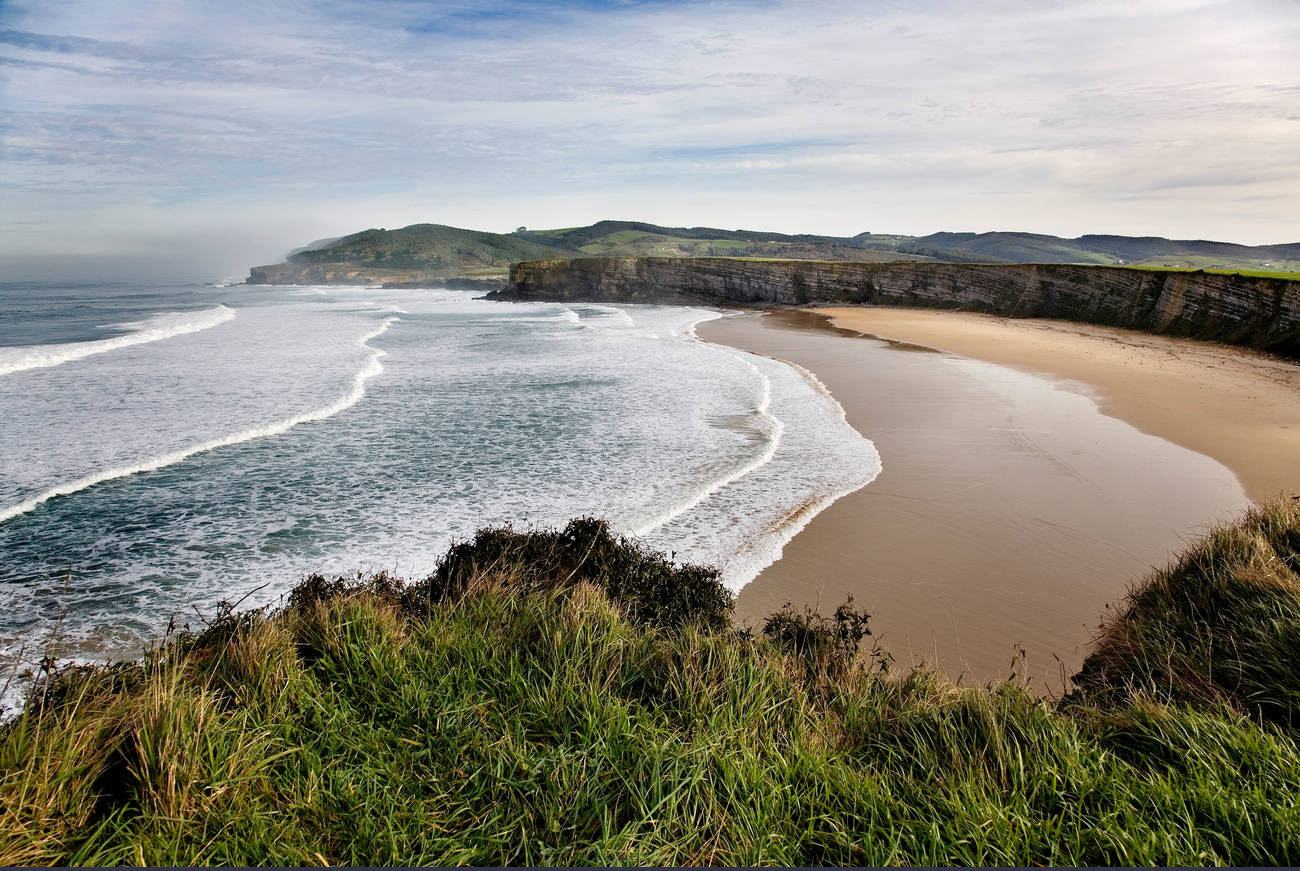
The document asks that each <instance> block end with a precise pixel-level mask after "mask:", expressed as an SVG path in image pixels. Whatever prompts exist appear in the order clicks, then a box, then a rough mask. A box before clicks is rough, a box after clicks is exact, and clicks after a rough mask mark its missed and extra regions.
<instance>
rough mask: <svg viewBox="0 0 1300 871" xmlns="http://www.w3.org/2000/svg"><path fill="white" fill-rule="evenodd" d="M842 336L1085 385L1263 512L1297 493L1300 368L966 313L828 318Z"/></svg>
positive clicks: (1166, 341) (1107, 408)
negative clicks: (1205, 463) (1216, 473)
mask: <svg viewBox="0 0 1300 871" xmlns="http://www.w3.org/2000/svg"><path fill="white" fill-rule="evenodd" d="M816 311H817V312H818V313H820V314H824V315H827V316H828V317H830V318H831V319H832V322H833V323H834V324H835V325H836V326H838V327H843V328H846V329H849V330H854V331H856V332H860V333H865V334H867V335H872V336H878V337H881V338H886V339H894V340H897V341H902V342H912V343H915V344H919V345H925V346H927V347H931V348H940V349H943V350H945V351H951V352H953V353H956V354H960V355H962V356H965V357H973V358H975V359H978V360H988V361H989V362H992V363H1000V364H1003V365H1006V366H1013V367H1016V368H1018V369H1022V370H1024V371H1027V372H1035V373H1039V374H1044V375H1048V376H1050V377H1056V378H1064V379H1069V380H1072V381H1076V382H1079V384H1078V385H1076V389H1082V390H1083V391H1084V392H1086V393H1088V394H1089V395H1090V396H1092V397H1093V398H1094V399H1096V400H1097V402H1098V404H1099V405H1100V406H1101V410H1102V412H1103V413H1105V414H1109V415H1111V416H1113V417H1117V418H1119V419H1121V420H1124V421H1126V422H1128V423H1131V424H1133V425H1134V426H1135V427H1137V428H1138V429H1140V430H1142V431H1143V432H1146V433H1150V434H1151V435H1155V436H1159V437H1160V438H1163V439H1168V440H1169V441H1171V442H1173V443H1174V444H1179V445H1182V446H1183V447H1186V448H1190V449H1191V450H1193V451H1196V452H1198V453H1202V454H1205V455H1207V456H1210V457H1214V458H1215V459H1216V460H1218V461H1219V462H1221V463H1223V464H1224V465H1226V466H1228V467H1229V468H1230V469H1232V470H1233V472H1235V473H1236V474H1237V477H1238V478H1240V479H1241V482H1242V485H1243V486H1244V487H1245V488H1246V492H1247V494H1249V495H1250V497H1251V499H1253V500H1255V501H1257V502H1259V501H1264V500H1267V499H1271V498H1274V497H1276V496H1278V495H1279V494H1280V493H1286V494H1296V493H1300V365H1297V364H1295V363H1291V362H1287V361H1285V360H1281V359H1279V358H1276V357H1270V356H1267V355H1264V354H1257V353H1254V352H1251V351H1247V350H1243V349H1238V348H1230V347H1226V346H1223V345H1215V344H1210V343H1208V342H1191V341H1186V340H1183V339H1170V338H1166V337H1164V336H1155V335H1151V334H1149V333H1140V332H1135V331H1133V330H1119V329H1107V328H1105V327H1095V326H1090V325H1086V324H1075V323H1068V322H1065V321H1049V320H1038V319H1026V320H1013V319H1009V318H997V317H992V316H989V315H979V314H970V313H965V312H938V311H923V310H917V309H886V308H823V309H817V310H816Z"/></svg>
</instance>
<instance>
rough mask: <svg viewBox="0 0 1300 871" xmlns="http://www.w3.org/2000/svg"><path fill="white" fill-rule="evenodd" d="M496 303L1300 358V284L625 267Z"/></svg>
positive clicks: (553, 280)
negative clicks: (1248, 350)
mask: <svg viewBox="0 0 1300 871" xmlns="http://www.w3.org/2000/svg"><path fill="white" fill-rule="evenodd" d="M488 296H489V298H492V299H509V300H560V301H567V300H572V301H598V302H645V303H649V302H653V303H687V304H706V305H717V306H743V307H775V306H790V305H799V306H803V305H827V304H834V305H843V304H870V305H891V306H912V307H919V308H946V309H957V310H963V311H976V312H984V313H988V314H996V315H1003V316H1007V317H1016V318H1032V317H1040V318H1060V319H1064V320H1073V321H1083V322H1086V323H1093V324H1102V325H1106V326H1115V327H1125V328H1128V329H1136V330H1145V331H1147V332H1152V333H1161V334H1165V335H1171V336H1182V337H1187V338H1195V339H1205V340H1210V341H1218V342H1225V343H1229V344H1235V345H1244V346H1247V347H1253V348H1260V349H1264V350H1268V351H1271V352H1274V353H1277V354H1282V355H1285V356H1289V357H1300V282H1297V281H1290V280H1287V279H1281V278H1263V277H1252V276H1244V275H1220V274H1216V273H1206V272H1173V271H1168V272H1166V271H1154V270H1145V269H1125V268H1119V267H1108V266H1074V265H1066V264H1028V265H979V264H964V263H856V262H832V261H808V260H739V259H727V258H692V259H681V258H672V257H625V258H582V259H573V260H534V261H526V262H523V263H517V264H515V265H514V266H513V267H512V268H511V271H510V283H509V284H508V285H507V286H506V287H505V288H504V289H502V290H500V291H497V292H495V293H491V294H488Z"/></svg>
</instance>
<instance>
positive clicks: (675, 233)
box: [250, 221, 1300, 284]
mask: <svg viewBox="0 0 1300 871" xmlns="http://www.w3.org/2000/svg"><path fill="white" fill-rule="evenodd" d="M556 257H560V258H569V257H747V258H773V259H787V260H857V261H871V262H881V261H897V260H941V261H948V262H961V263H1092V264H1103V265H1106V264H1111V265H1116V264H1126V265H1140V266H1151V267H1157V268H1191V269H1216V270H1220V271H1241V270H1251V271H1255V272H1263V273H1270V274H1272V273H1275V272H1296V271H1300V244H1294V245H1272V246H1261V247H1257V248H1251V247H1248V246H1244V245H1233V244H1230V243H1226V242H1207V241H1175V240H1170V239H1162V238H1158V237H1141V238H1137V237H1128V236H1080V237H1079V238H1077V239H1061V238H1059V237H1056V236H1044V235H1040V234H1034V233H935V234H932V235H930V236H922V237H915V236H900V235H887V234H873V233H859V234H858V235H856V236H817V235H809V234H801V235H790V234H785V233H771V232H764V231H759V230H722V229H718V228H716V227H661V226H658V225H656V224H647V223H643V222H639V221H599V222H597V223H595V224H592V225H590V226H587V227H566V228H561V229H555V230H528V229H526V228H523V227H520V228H519V229H518V230H516V231H515V232H514V233H509V234H502V233H485V232H481V231H478V230H465V229H461V228H459V227H448V226H444V225H442V224H414V225H412V226H410V227H403V228H402V229H400V230H383V229H378V230H365V231H362V232H360V233H354V234H353V235H351V236H344V237H342V238H339V239H324V240H318V241H317V242H313V243H311V244H310V245H308V246H306V247H305V248H300V249H295V250H294V251H293V252H291V253H290V255H289V257H288V259H287V260H286V261H285V262H284V263H282V264H276V265H272V266H260V267H254V268H253V270H252V275H251V276H250V281H252V282H254V283H260V282H269V283H273V284H284V283H320V282H323V283H357V282H367V281H370V282H384V283H417V284H418V283H420V282H429V281H435V280H441V279H446V278H452V277H475V276H478V277H494V278H495V277H504V276H505V273H506V270H507V269H508V267H509V266H510V264H512V263H516V262H518V261H521V260H545V259H550V258H556Z"/></svg>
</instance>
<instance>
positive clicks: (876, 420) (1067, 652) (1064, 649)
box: [698, 309, 1296, 692]
mask: <svg viewBox="0 0 1300 871" xmlns="http://www.w3.org/2000/svg"><path fill="white" fill-rule="evenodd" d="M848 311H849V312H857V311H874V310H869V309H861V310H858V309H850V310H848ZM890 313H891V314H893V312H890ZM909 314H911V313H910V312H909ZM922 314H934V315H937V316H938V317H940V318H943V317H946V316H947V313H930V312H927V313H922ZM840 316H841V317H843V315H840ZM855 326H856V327H857V329H859V330H861V329H862V326H860V325H859V324H858V323H857V322H855ZM1016 326H1017V325H1015V324H1012V325H1011V326H1009V327H1007V328H1006V331H1007V332H1008V333H1018V332H1019V331H1018V330H1016V329H1015V327H1016ZM1066 326H1068V327H1070V330H1069V331H1067V332H1070V334H1071V335H1076V333H1075V331H1076V330H1077V336H1076V338H1077V339H1078V341H1080V342H1085V343H1089V344H1086V345H1081V347H1087V348H1088V349H1089V350H1088V351H1079V352H1077V353H1081V354H1084V355H1085V356H1088V357H1089V358H1090V359H1088V360H1086V361H1080V362H1079V366H1078V367H1075V368H1074V369H1072V370H1070V371H1071V374H1069V375H1068V377H1069V378H1072V379H1077V380H1074V381H1062V380H1061V379H1060V378H1055V379H1053V378H1045V377H1043V376H1042V375H1038V374H1032V373H1031V372H1029V371H1022V370H1021V369H1017V368H1011V367H1009V366H1006V365H998V364H995V363H990V362H986V361H983V360H978V359H972V358H970V357H963V356H958V355H956V354H953V353H947V352H943V351H936V350H934V349H933V347H924V346H921V345H919V344H908V343H903V342H899V341H885V340H881V339H875V338H867V337H863V336H861V335H860V334H858V333H856V332H854V331H852V330H847V329H836V328H832V327H830V326H829V325H828V323H827V320H826V318H825V317H823V316H820V315H816V314H811V313H807V312H783V313H772V314H766V315H757V314H741V315H737V316H733V317H728V318H724V319H722V320H719V321H713V322H709V323H705V324H702V325H701V326H700V327H699V328H698V334H699V335H700V337H701V338H703V339H706V340H708V341H714V342H719V343H722V344H726V345H730V346H733V347H737V348H741V349H744V350H748V351H752V352H754V353H760V354H765V355H768V356H772V357H777V358H779V359H783V360H789V361H791V362H794V363H798V364H799V365H801V366H804V367H805V368H807V369H809V370H811V371H812V372H814V373H816V375H817V376H818V377H819V378H820V379H821V380H822V382H823V383H825V385H826V386H827V387H828V388H829V389H830V391H831V393H832V394H833V395H834V396H835V397H836V399H838V400H839V402H840V403H841V404H842V405H843V406H844V409H845V412H846V414H847V417H848V420H849V422H850V423H851V424H852V425H853V426H854V427H855V428H856V429H858V431H859V432H861V433H862V434H863V435H865V436H867V437H868V438H870V439H871V440H872V441H873V442H874V443H875V445H876V448H877V449H878V450H879V452H880V455H881V458H882V461H883V467H884V468H883V471H882V472H881V474H880V476H879V477H878V478H877V479H876V480H875V481H873V482H872V483H871V484H869V485H867V486H866V487H864V488H863V489H861V490H859V491H857V492H856V493H853V494H850V495H849V496H846V497H844V498H842V499H840V500H839V501H837V502H835V503H834V504H833V505H831V506H830V507H829V508H828V509H826V510H825V511H824V512H822V513H821V514H819V515H818V516H817V517H815V518H814V519H813V521H812V522H811V523H810V524H809V525H808V526H807V527H806V528H805V529H804V530H803V531H802V532H800V533H799V534H798V535H797V536H795V538H794V539H793V540H792V541H791V542H790V543H789V544H788V545H787V546H786V548H785V551H784V553H783V555H782V558H781V559H780V560H778V561H777V562H776V563H774V564H773V565H771V566H769V567H768V568H767V569H766V570H764V571H763V572H762V573H761V574H760V575H759V576H758V577H757V578H756V579H755V580H754V581H753V582H751V583H750V584H749V585H748V586H746V587H745V589H744V590H742V591H741V594H740V596H739V598H738V601H737V616H738V617H739V618H740V619H741V620H742V621H746V622H750V623H757V622H758V621H760V620H761V618H762V617H764V616H766V615H767V614H769V613H771V612H772V611H773V610H775V609H776V608H779V607H780V606H781V605H782V604H783V603H784V602H786V601H792V602H794V603H796V604H800V603H807V604H812V605H814V606H817V607H819V608H820V610H822V611H823V612H826V613H828V612H829V611H830V610H832V609H834V607H835V606H836V605H838V604H840V603H841V602H842V601H843V600H844V598H845V596H846V595H849V594H852V595H853V596H854V598H855V600H856V602H857V604H858V605H860V606H862V607H864V608H866V609H867V610H868V611H869V612H870V613H871V614H872V620H871V626H872V630H873V632H874V633H875V635H876V636H877V637H878V638H879V640H880V641H881V642H882V644H883V646H885V647H886V648H887V649H888V650H889V651H890V652H891V653H892V654H893V655H894V656H895V657H896V659H897V660H898V661H899V662H900V663H916V662H919V661H922V660H924V661H928V662H930V663H935V664H937V665H938V666H939V667H940V669H941V670H942V671H944V672H945V673H946V674H948V675H950V676H951V677H953V678H962V679H964V680H965V681H966V682H967V683H980V682H983V681H986V680H991V679H996V678H1003V677H1007V676H1008V675H1009V674H1010V672H1011V670H1012V667H1013V666H1012V661H1013V659H1015V658H1017V651H1018V650H1023V651H1024V660H1025V664H1024V665H1019V666H1017V668H1018V671H1019V673H1021V674H1028V675H1029V676H1031V678H1032V679H1033V681H1034V685H1035V686H1036V687H1038V688H1039V689H1040V690H1044V691H1049V692H1058V691H1059V690H1060V689H1061V686H1062V675H1068V674H1072V673H1073V672H1074V671H1075V670H1077V667H1078V664H1079V663H1080V662H1081V660H1082V656H1083V654H1084V652H1085V650H1086V645H1087V643H1088V641H1089V640H1090V638H1091V637H1092V633H1093V631H1094V630H1095V628H1096V625H1097V623H1098V621H1099V619H1100V617H1101V615H1102V613H1103V610H1104V609H1105V607H1106V606H1107V604H1108V603H1118V602H1119V601H1120V600H1121V599H1122V597H1123V595H1124V592H1125V591H1126V589H1127V587H1128V585H1129V583H1130V581H1132V580H1134V579H1136V578H1138V577H1140V576H1141V575H1143V574H1145V573H1146V572H1147V571H1149V570H1150V569H1151V568H1152V567H1156V566H1163V565H1164V564H1165V563H1166V562H1167V560H1168V559H1169V556H1170V555H1171V554H1172V553H1173V552H1174V551H1175V550H1177V549H1179V548H1181V547H1182V546H1183V544H1184V543H1185V542H1186V541H1187V540H1188V539H1189V538H1190V537H1193V536H1195V535H1197V534H1199V533H1201V532H1203V531H1204V530H1205V529H1206V528H1207V527H1208V526H1209V525H1211V524H1213V523H1215V522H1219V521H1223V520H1227V519H1230V518H1231V517H1233V516H1235V515H1236V514H1237V513H1239V512H1240V511H1241V510H1242V509H1244V508H1245V507H1246V506H1247V505H1248V504H1249V499H1248V498H1247V493H1246V491H1245V490H1243V488H1242V485H1241V483H1240V481H1239V480H1238V477H1237V475H1235V474H1234V473H1233V471H1232V470H1230V469H1229V468H1228V467H1227V466H1225V465H1224V464H1223V463H1221V462H1219V461H1218V460H1216V459H1211V458H1210V457H1208V456H1205V455H1204V454H1201V453H1197V452H1195V451H1192V450H1189V449H1187V448H1185V447H1182V446H1180V445H1178V444H1174V443H1172V442H1171V441H1167V440H1166V439H1164V438H1158V437H1156V436H1154V435H1149V434H1147V432H1152V431H1155V430H1154V428H1153V427H1151V426H1150V424H1149V423H1146V422H1144V424H1143V427H1142V428H1143V429H1145V430H1147V432H1143V431H1140V430H1139V429H1138V428H1135V427H1134V426H1132V425H1130V424H1129V423H1127V422H1125V421H1124V420H1121V419H1119V418H1118V417H1117V416H1112V415H1115V414H1117V413H1118V411H1117V409H1118V408H1121V407H1127V406H1123V404H1122V403H1121V402H1120V401H1119V400H1117V399H1115V398H1113V397H1110V393H1117V392H1118V388H1116V387H1114V386H1112V387H1109V388H1107V387H1106V385H1107V384H1109V383H1110V382H1108V381H1106V379H1104V378H1102V377H1101V376H1099V375H1093V374H1092V373H1091V370H1089V371H1088V372H1084V371H1083V367H1084V364H1086V366H1087V367H1093V368H1099V369H1104V368H1105V363H1104V361H1103V360H1101V359H1100V354H1099V352H1098V351H1097V350H1096V349H1095V348H1093V345H1094V344H1095V345H1103V346H1107V347H1109V346H1114V347H1113V349H1112V350H1114V349H1119V350H1120V351H1122V354H1120V357H1117V358H1116V361H1115V362H1114V363H1113V365H1115V366H1119V367H1121V368H1125V367H1131V366H1133V365H1134V362H1133V361H1132V360H1131V359H1129V358H1128V357H1125V356H1124V355H1130V354H1138V355H1142V354H1148V355H1151V356H1152V358H1153V359H1152V360H1148V365H1150V366H1152V367H1153V368H1155V363H1154V358H1155V357H1160V358H1162V359H1163V357H1164V356H1168V355H1170V354H1172V353H1175V352H1181V348H1180V347H1178V348H1174V349H1173V350H1169V349H1165V348H1163V347H1161V348H1152V349H1150V350H1147V351H1133V350H1131V349H1130V348H1128V346H1125V345H1121V343H1120V342H1118V341H1117V340H1114V339H1112V338H1111V337H1109V336H1106V335H1104V334H1102V333H1098V334H1097V335H1095V336H1094V335H1092V334H1090V333H1089V329H1088V328H1084V327H1080V328H1076V327H1073V325H1066ZM892 328H893V329H894V330H895V332H896V333H897V334H898V335H899V336H900V337H903V338H912V339H913V341H914V342H915V341H919V339H920V338H922V337H921V336H919V335H918V336H915V338H913V334H911V333H905V331H904V329H903V327H902V324H901V323H896V324H894V325H892ZM1028 329H1029V330H1037V329H1040V327H1037V326H1034V327H1029V328H1028ZM1028 335H1031V336H1033V335H1036V334H1035V333H1032V332H1031V333H1029V334H1028ZM925 338H928V339H930V340H932V341H933V340H934V339H935V337H934V336H926V337H925ZM1050 338H1051V339H1053V340H1057V339H1058V338H1059V337H1057V336H1056V335H1055V334H1054V333H1053V334H1051V336H1050ZM1150 338H1154V337H1150ZM1074 340H1075V339H1060V341H1062V342H1070V341H1074ZM1014 341H1015V339H1014V337H1008V336H1005V335H1003V336H999V338H997V339H995V340H990V342H991V343H992V344H994V345H997V346H998V348H997V349H996V350H998V351H999V352H1000V353H1002V354H1004V355H1006V354H1007V353H1008V352H1007V350H1006V348H1005V347H1002V346H1006V345H1010V344H1012V343H1013V342H1014ZM933 344H940V342H939V341H933ZM1029 344H1030V345H1033V342H1030V343H1029ZM1182 344H1183V343H1174V345H1176V346H1181V345H1182ZM1188 344H1190V343H1188ZM1044 353H1048V354H1049V355H1050V354H1055V355H1057V356H1060V355H1062V354H1066V353H1067V352H1066V351H1061V350H1060V349H1059V348H1055V347H1053V348H1052V349H1051V350H1050V351H1045V352H1044ZM1117 353H1118V351H1117ZM1206 353H1209V352H1208V351H1207V352H1206ZM1215 353H1218V354H1223V355H1226V356H1227V357H1229V358H1231V357H1232V356H1233V354H1232V352H1225V351H1223V350H1222V349H1215ZM1120 358H1123V359H1120ZM1008 362H1010V361H1008ZM1058 363H1059V361H1058ZM1021 365H1024V364H1023V363H1022V364H1021ZM1207 365H1208V364H1207ZM1216 365H1217V366H1218V367H1219V368H1225V369H1232V371H1235V368H1233V367H1237V366H1238V364H1237V362H1236V361H1235V360H1231V359H1225V360H1220V361H1219V362H1218V363H1217V364H1216ZM1270 365H1271V364H1270ZM1193 366H1194V367H1195V364H1193ZM1026 368H1029V369H1036V370H1037V371H1041V372H1056V371H1059V368H1060V367H1059V365H1058V368H1057V369H1052V368H1049V367H1047V366H1042V367H1033V366H1027V367H1026ZM1062 374H1065V373H1062ZM1085 375H1087V376H1088V379H1089V380H1087V381H1084V377H1085ZM1162 377H1172V376H1169V375H1163V376H1162ZM1110 380H1111V381H1113V382H1115V383H1116V384H1118V385H1120V386H1122V384H1123V383H1124V379H1123V378H1120V377H1118V376H1115V377H1112V378H1111V379H1110ZM1261 380H1262V381H1265V382H1267V383H1268V384H1273V383H1275V382H1273V381H1270V380H1268V379H1267V378H1263V377H1262V376H1261ZM1081 382H1082V383H1081ZM1094 382H1101V384H1100V385H1094ZM1107 389H1109V390H1110V393H1105V392H1102V391H1103V390H1107ZM1261 389H1263V388H1262V387H1261ZM1093 397H1095V398H1096V400H1098V401H1101V402H1103V403H1107V404H1106V405H1105V410H1106V411H1107V412H1109V414H1104V413H1102V410H1101V408H1099V405H1098V401H1094V398H1093ZM1127 398H1128V399H1129V400H1130V401H1132V402H1134V403H1135V405H1136V407H1138V408H1145V405H1144V403H1143V402H1142V401H1140V400H1138V399H1134V398H1132V397H1127ZM1148 414H1150V412H1149V411H1148ZM1144 421H1145V419H1144ZM1225 426H1226V423H1225ZM1223 437H1224V438H1229V436H1223ZM1295 456H1296V455H1294V454H1293V455H1292V457H1293V459H1294V457H1295ZM1280 486H1281V485H1278V486H1276V487H1274V488H1273V491H1272V492H1273V493H1276V492H1277V489H1278V488H1279V487H1280Z"/></svg>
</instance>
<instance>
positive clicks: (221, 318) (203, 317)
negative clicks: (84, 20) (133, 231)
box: [0, 305, 235, 375]
mask: <svg viewBox="0 0 1300 871" xmlns="http://www.w3.org/2000/svg"><path fill="white" fill-rule="evenodd" d="M234 317H235V310H234V309H232V308H228V307H226V306H224V305H219V306H217V307H216V308H210V309H205V310H203V311H199V312H193V313H177V314H173V315H164V316H160V317H155V318H154V319H153V320H152V322H150V321H141V322H138V325H139V326H140V329H139V330H137V331H136V332H134V333H127V334H126V335H123V336H114V337H113V338H111V339H96V340H94V341H89V342H71V343H68V344H63V345H47V346H44V347H42V346H39V345H38V346H36V347H35V348H33V349H28V350H26V352H25V353H23V355H22V356H10V355H3V356H0V375H12V374H13V373H15V372H29V371H31V370H32V369H45V368H48V367H50V366H59V365H62V364H64V363H71V362H72V361H73V360H80V359H82V358H83V357H90V356H92V355H94V354H103V353H106V352H108V351H116V350H118V349H120V348H130V347H132V346H133V345H147V344H149V343H150V342H158V341H162V340H163V339H171V338H175V337H176V336H184V335H187V334H189V333H197V332H201V331H203V330H208V329H211V328H212V327H215V326H219V325H221V324H224V323H226V322H227V321H230V320H233V319H234ZM119 326H135V325H134V324H131V325H127V324H120V325H119ZM6 357H7V359H6Z"/></svg>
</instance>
